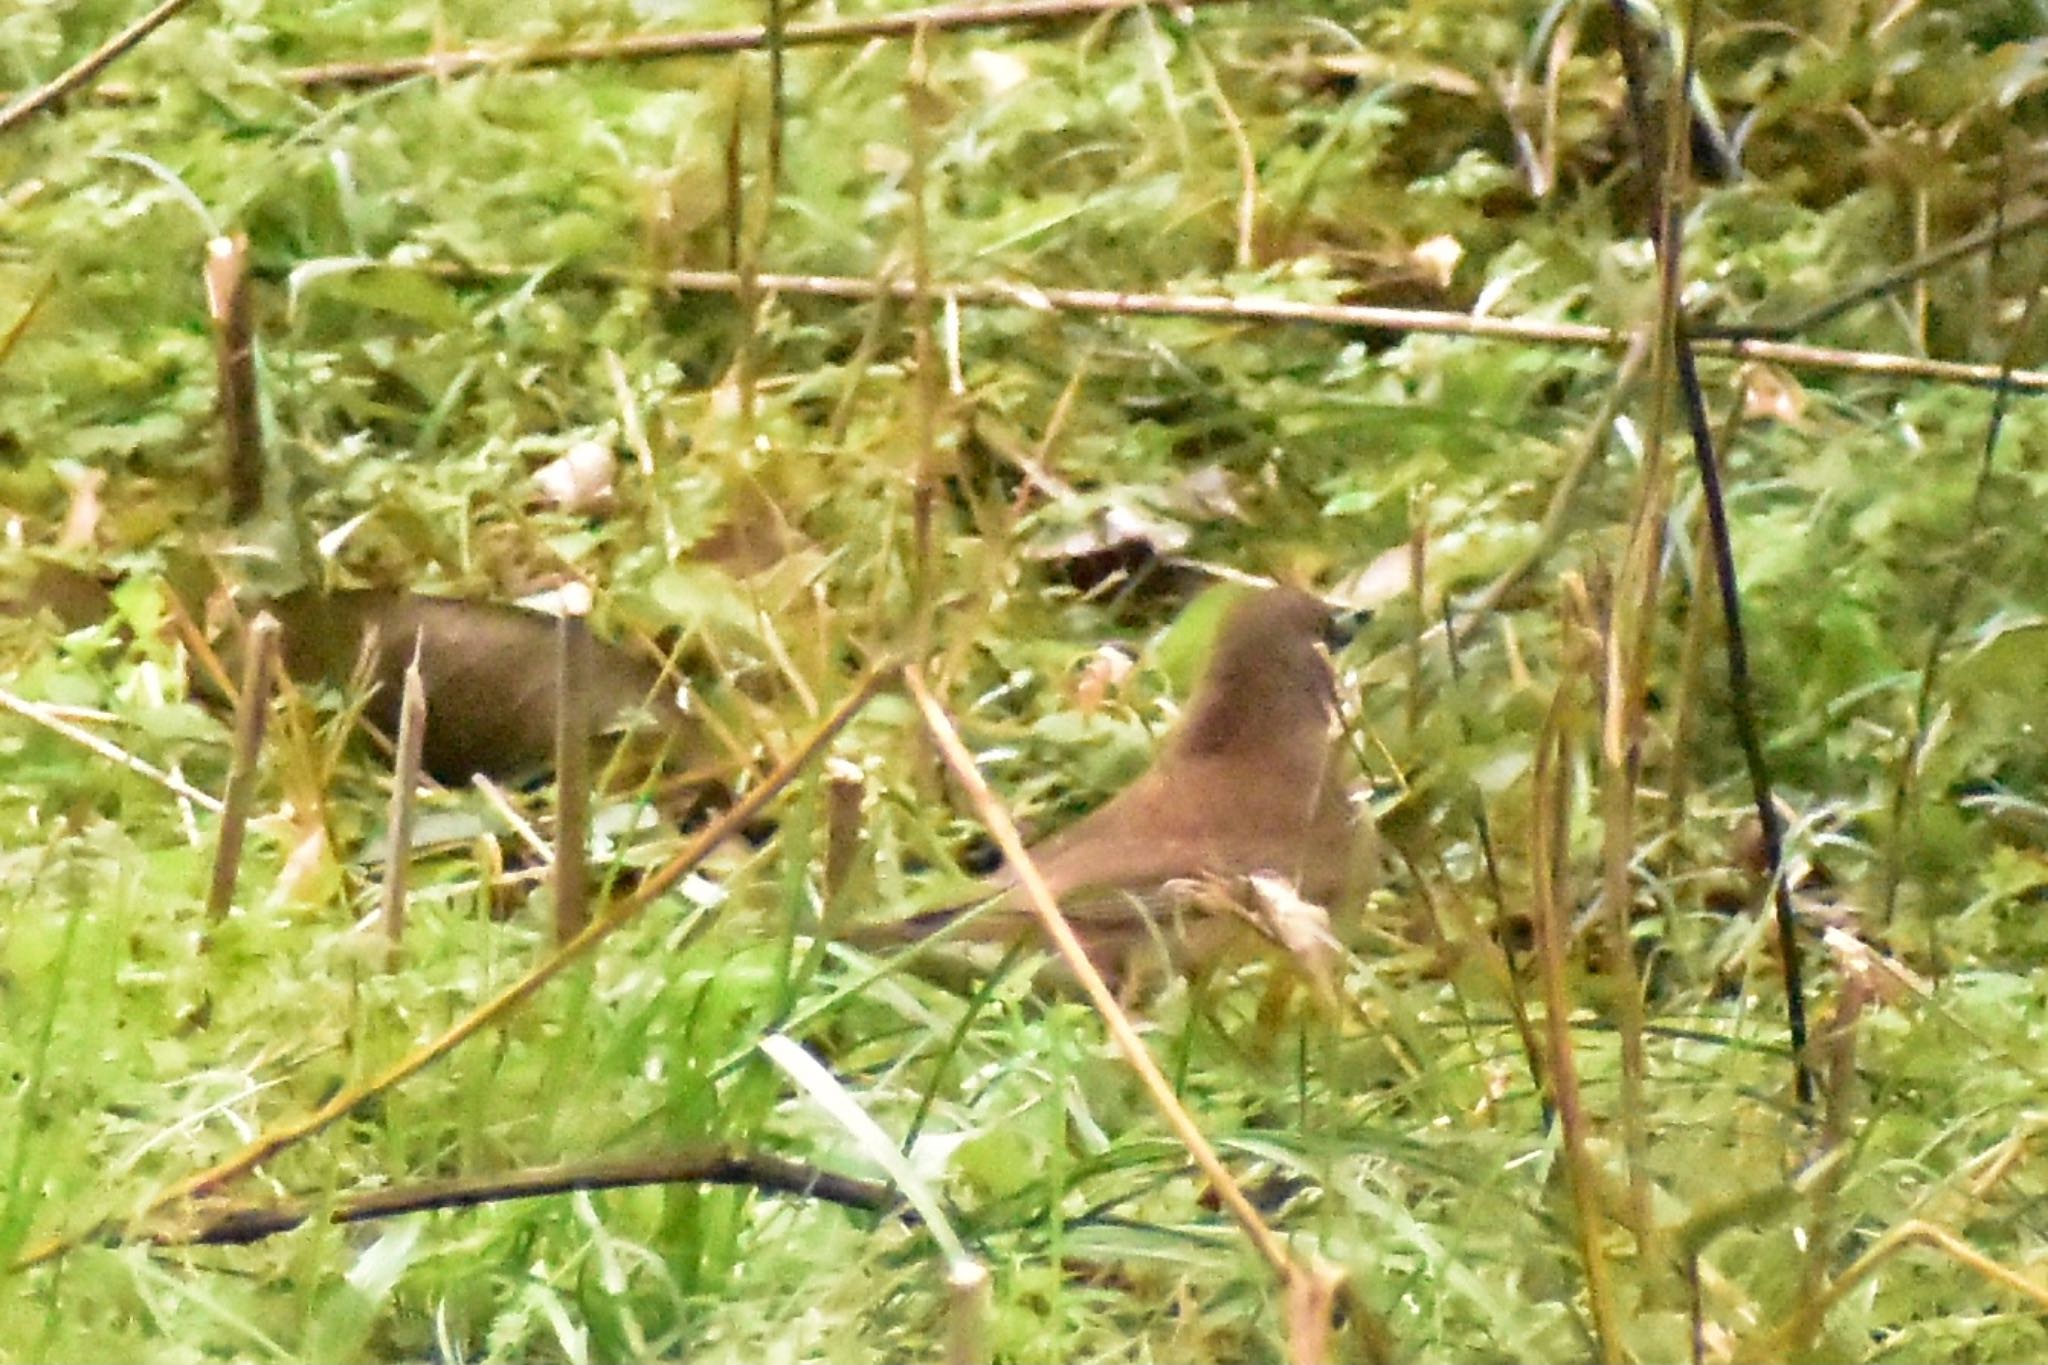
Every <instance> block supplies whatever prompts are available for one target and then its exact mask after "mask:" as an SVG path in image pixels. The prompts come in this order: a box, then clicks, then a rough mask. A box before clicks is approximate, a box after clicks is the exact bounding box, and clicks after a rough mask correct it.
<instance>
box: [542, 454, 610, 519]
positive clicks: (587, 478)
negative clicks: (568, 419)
mask: <svg viewBox="0 0 2048 1365" xmlns="http://www.w3.org/2000/svg"><path fill="white" fill-rule="evenodd" d="M618 472H619V457H618V456H617V455H616V454H614V453H613V451H612V448H611V447H610V446H608V445H606V444H605V443H604V442H602V441H578V442H576V443H575V444H574V445H572V446H570V447H569V448H568V449H567V450H565V451H563V452H562V454H561V455H560V457H559V458H557V459H553V460H550V461H548V463H546V464H544V465H542V466H541V467H540V468H539V469H537V470H535V471H534V475H533V486H534V488H535V490H536V491H537V492H539V494H540V496H541V499H542V501H544V502H547V503H549V504H551V505H553V506H555V507H559V508H561V509H562V510H563V511H564V512H578V513H581V512H598V511H603V510H604V509H606V508H608V507H610V506H611V504H612V481H613V480H614V479H615V478H616V477H617V476H618Z"/></svg>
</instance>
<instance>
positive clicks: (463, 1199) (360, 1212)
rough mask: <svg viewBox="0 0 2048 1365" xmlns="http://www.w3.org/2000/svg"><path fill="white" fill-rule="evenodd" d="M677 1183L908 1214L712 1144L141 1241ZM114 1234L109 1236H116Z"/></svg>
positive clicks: (860, 1191) (376, 1194)
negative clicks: (744, 1189)
mask: <svg viewBox="0 0 2048 1365" xmlns="http://www.w3.org/2000/svg"><path fill="white" fill-rule="evenodd" d="M682 1184H703V1185H743V1186H746V1187H748V1188H750V1189H755V1190H761V1191H764V1192H766V1193H769V1194H787V1195H795V1196H797V1197H799V1198H804V1199H820V1200H823V1201H824V1202H826V1203H828V1204H837V1205H839V1206H841V1207H842V1208H849V1209H861V1210H865V1211H867V1212H871V1213H893V1214H896V1215H897V1216H898V1217H902V1218H914V1217H915V1215H914V1214H913V1213H911V1212H910V1210H908V1209H907V1208H905V1207H904V1206H903V1203H902V1198H901V1196H899V1195H898V1194H897V1193H896V1192H895V1190H893V1189H892V1188H890V1187H889V1186H888V1185H886V1184H883V1183H882V1182H880V1181H877V1180H860V1179H856V1178H854V1177H852V1176H845V1175H837V1174H834V1173H833V1172H831V1171H825V1170H820V1169H818V1168H817V1167H815V1166H811V1165H807V1164H806V1163H804V1162H800V1161H791V1160H790V1159H789V1158H787V1157H781V1156H776V1155H774V1154H773V1153H770V1152H757V1151H750V1150H748V1149H746V1148H741V1147H730V1146H725V1145H723V1144H715V1145H706V1146H699V1147H687V1148H684V1149H683V1150H681V1151H677V1152H662V1153H657V1154H653V1155H648V1156H636V1157H616V1158H612V1159H610V1160H603V1161H570V1162H563V1163H561V1164H559V1165H554V1166H536V1167H532V1168H530V1169H527V1170H522V1171H504V1172H500V1173H498V1174H496V1175H489V1176H463V1177H460V1178H457V1179H453V1180H430V1181H423V1182H420V1183H418V1184H410V1185H391V1186H386V1187H384V1188H382V1189H376V1190H371V1191H369V1192H367V1193H365V1194H351V1195H342V1196H340V1197H339V1198H336V1199H334V1200H332V1201H331V1202H329V1201H328V1200H325V1199H320V1200H314V1199H286V1200H282V1201H279V1202H276V1203H269V1204H255V1205H245V1206H242V1207H238V1208H229V1209H221V1210H217V1211H216V1210H211V1209H209V1210H204V1211H202V1212H201V1213H199V1214H198V1215H197V1216H196V1217H194V1218H192V1219H190V1220H188V1221H187V1222H186V1223H185V1224H184V1225H183V1226H179V1227H176V1228H172V1229H164V1230H159V1231H157V1232H154V1233H152V1234H151V1235H150V1238H149V1240H150V1242H151V1243H152V1244H153V1245H156V1246H242V1245H246V1244H247V1243H250V1242H256V1241H260V1240H262V1239H263V1238H265V1237H274V1236H276V1235H277V1234H279V1233H282V1232H290V1231H291V1230H292V1229H294V1228H297V1227H302V1226H304V1225H305V1224H306V1223H308V1222H312V1221H314V1220H316V1219H318V1220H320V1221H323V1222H327V1223H331V1224H336V1225H342V1224H349V1223H366V1222H370V1221H372V1220H374V1219H379V1218H396V1217H400V1216H401V1215H404V1214H409V1213H426V1212H430V1211H432V1210H435V1209H468V1208H475V1207H477V1206H479V1205H482V1204H502V1203H508V1202H510V1201H512V1200H515V1199H545V1198H548V1197H550V1196H552V1195H558V1194H568V1193H571V1192H573V1191H577V1190H616V1189H630V1188H633V1187H636V1186H642V1185H682ZM118 1237H119V1234H118V1233H116V1234H115V1239H116V1240H118Z"/></svg>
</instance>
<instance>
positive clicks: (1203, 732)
mask: <svg viewBox="0 0 2048 1365" xmlns="http://www.w3.org/2000/svg"><path fill="white" fill-rule="evenodd" d="M1329 626H1330V615H1329V612H1328V610H1327V609H1326V608H1325V607H1324V606H1323V604H1322V603H1320V602H1318V601H1316V600H1315V599H1314V598H1313V597H1311V596H1309V595H1308V594H1307V593H1304V592H1301V591H1298V590H1296V589H1293V588H1270V589H1266V590H1263V591H1259V592H1256V593H1253V594H1252V595H1250V596H1248V597H1246V598H1245V599H1244V600H1242V601H1240V602H1237V603H1235V604H1234V605H1233V606H1232V607H1231V609H1230V611H1229V612H1228V614H1227V615H1226V616H1225V618H1224V620H1223V623H1222V627H1221V629H1220V630H1219V631H1218V633H1217V639H1216V644H1215V647H1214V651H1213V653H1212V655H1211V657H1210V661H1209V664H1208V666H1207V669H1206V670H1205V671H1204V673H1203V674H1202V678H1201V681H1200V682H1199V684H1198V685H1197V686H1196V688H1195V692H1194V695H1193V697H1192V698H1190V700H1189V702H1188V705H1187V709H1186V713H1185V715H1184V716H1183V717H1182V719H1181V721H1180V723H1179V724H1178V725H1177V726H1175V728H1174V729H1173V731H1172V732H1171V733H1170V734H1169V735H1168V736H1167V738H1166V740H1165V741H1164V743H1163V744H1162V746H1161V748H1160V751H1159V754H1158V756H1157V757H1156V758H1155V759H1154V760H1153V762H1152V765H1151V767H1149V768H1148V769H1146V771H1145V772H1144V773H1143V774H1142V775H1141V776H1139V777H1138V778H1137V780H1136V781H1134V782H1132V783H1131V785H1130V786H1128V787H1126V788H1125V789H1124V790H1123V791H1121V792H1119V793H1118V794H1117V795H1116V796H1115V797H1113V798H1111V799H1110V801H1109V802H1108V803H1107V804H1106V805H1103V806H1101V807H1100V808H1098V809H1097V810H1095V811H1093V812H1091V813H1090V814H1088V815H1086V816H1084V817H1082V818H1081V819H1080V820H1078V821H1076V822H1075V823H1074V824H1072V825H1070V826H1068V827H1067V828H1066V829H1064V830H1061V831H1060V832H1059V833H1057V834H1054V835H1052V836H1051V837H1049V838H1047V839H1045V840H1042V841H1041V842H1039V843H1038V844H1035V845H1033V846H1032V848H1031V850H1030V853H1031V858H1032V861H1033V862H1034V863H1035V864H1036V865H1037V867H1038V870H1039V871H1040V872H1041V873H1042V874H1043V875H1044V877H1045V881H1046V884H1047V886H1048V887H1049V888H1050V889H1051V891H1052V894H1053V896H1054V897H1055V898H1056V899H1057V900H1058V901H1059V904H1060V909H1061V911H1062V912H1063V913H1064V914H1065V915H1066V917H1067V919H1068V920H1069V922H1071V923H1072V924H1073V926H1074V929H1075V932H1076V933H1077V934H1078V935H1079V937H1080V939H1081V942H1082V945H1083V946H1084V947H1085V948H1086V950H1087V952H1088V955H1089V957H1090V958H1091V959H1092V960H1093V961H1094V963H1095V965H1096V967H1097V969H1098V970H1100V971H1101V972H1102V973H1103V974H1104V975H1105V976H1106V977H1108V978H1110V979H1111V980H1112V981H1113V982H1115V981H1124V982H1128V981H1129V980H1130V979H1131V973H1132V971H1133V968H1134V967H1135V965H1136V962H1135V959H1136V958H1138V957H1139V956H1141V955H1143V954H1145V953H1146V952H1147V951H1148V950H1155V949H1156V950H1160V951H1163V953H1164V955H1165V958H1166V960H1167V961H1168V962H1169V963H1170V964H1171V965H1172V966H1173V967H1175V968H1176V969H1179V970H1196V969H1199V968H1201V967H1203V966H1206V965H1207V964H1208V963H1209V962H1211V961H1212V960H1213V959H1214V958H1215V957H1216V956H1218V955H1219V954H1220V953H1222V952H1224V951H1226V950H1227V949H1228V948H1229V946H1230V945H1231V944H1232V943H1233V942H1241V941H1243V940H1245V939H1246V938H1247V937H1248V936H1255V931H1254V930H1253V928H1252V925H1251V921H1250V920H1249V919H1248V918H1247V917H1245V916H1242V915H1238V914H1233V913H1231V912H1229V911H1228V910H1225V909H1219V908H1217V906H1216V905H1215V901H1216V899H1217V898H1216V897H1215V896H1214V895H1213V894H1192V895H1191V894H1189V890H1190V887H1189V884H1194V885H1195V886H1196V887H1200V888H1203V889H1205V890H1207V891H1209V892H1212V893H1213V892H1215V891H1222V892H1223V893H1225V894H1226V895H1227V896H1233V897H1235V896H1241V895H1242V891H1243V886H1242V883H1243V880H1244V879H1245V878H1247V877H1249V876H1251V875H1253V874H1258V873H1264V874H1270V875H1273V876H1277V877H1280V878H1283V879H1285V880H1287V881H1289V882H1291V883H1293V885H1294V886H1295V887H1296V889H1298V890H1299V892H1300V893H1301V895H1302V896H1303V897H1305V898H1306V899H1308V900H1309V901H1312V902H1315V903H1317V904H1319V905H1322V906H1324V907H1326V908H1329V909H1344V908H1348V907H1349V906H1351V905H1353V904H1355V903H1356V902H1357V901H1358V900H1360V899H1362V897H1363V895H1364V894H1365V892H1366V891H1368V890H1369V889H1370V886H1371V882H1372V879H1373V875H1374V873H1375V871H1376V864H1377V849H1376V847H1375V841H1374V839H1373V831H1372V824H1371V820H1370V818H1369V817H1368V816H1366V815H1364V814H1363V812H1362V811H1360V810H1357V809H1355V808H1354V807H1353V805H1352V803H1351V799H1350V794H1349V792H1348V791H1347V790H1346V786H1347V784H1346V781H1345V777H1346V773H1347V767H1348V765H1347V764H1346V762H1345V757H1346V755H1345V751H1344V749H1343V746H1342V745H1340V744H1339V743H1338V742H1337V740H1336V738H1335V737H1334V736H1333V734H1332V729H1333V726H1334V724H1335V721H1336V718H1337V693H1336V682H1335V678H1334V676H1333V674H1332V672H1331V669H1330V664H1329V660H1328V658H1327V657H1326V656H1325V654H1324V652H1323V649H1322V641H1323V638H1324V636H1325V635H1326V634H1327V633H1328V630H1329ZM984 885H985V887H986V890H987V895H986V896H984V897H980V898H977V899H976V900H974V901H972V902H969V903H967V904H965V905H960V906H950V907H947V908H945V909H942V910H934V911H929V912H926V913H924V914H919V915H913V916H911V917H909V918H907V919H902V920H897V921H893V922H890V923H883V924H869V925H861V926H857V927H855V928H853V929H852V930H850V931H849V932H847V933H846V934H844V935H843V937H845V938H847V939H848V940H850V941H852V942H855V943H858V944H862V945H865V946H876V945H880V944H883V943H888V942H903V941H910V940H916V939H921V938H925V937H928V936H930V935H932V934H935V933H937V932H939V931H940V930H942V929H945V928H947V927H948V926H949V925H952V924H954V923H955V922H956V921H959V922H961V923H960V928H959V932H958V934H957V935H956V936H957V937H964V938H969V939H974V940H983V941H990V940H993V941H1008V940H1012V939H1015V938H1017V937H1019V936H1020V935H1022V934H1024V933H1026V932H1035V925H1036V919H1035V917H1034V916H1033V914H1032V913H1031V910H1030V908H1029V907H1028V906H1027V905H1026V904H1025V902H1024V898H1023V893H1022V892H1021V890H1019V889H1018V886H1017V878H1016V874H1015V872H1014V870H1013V869H1009V868H1005V869H1003V870H1002V871H1000V872H997V873H995V874H994V875H992V876H990V877H989V878H987V879H986V880H985V883H984ZM989 897H999V898H1000V899H998V900H997V901H996V903H995V904H993V905H987V906H986V908H979V907H982V906H984V905H985V904H986V902H987V900H988V898H989ZM977 909H978V913H973V912H975V911H977ZM970 914H971V918H970V917H969V916H970ZM1155 960H1156V954H1155Z"/></svg>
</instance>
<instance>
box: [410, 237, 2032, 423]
mask: <svg viewBox="0 0 2048 1365" xmlns="http://www.w3.org/2000/svg"><path fill="white" fill-rule="evenodd" d="M443 269H444V271H445V273H446V274H448V275H451V276H458V277H459V276H462V275H465V274H469V273H472V272H474V273H479V274H487V275H491V276H500V277H503V278H508V279H510V278H517V279H521V280H525V279H530V278H531V277H532V275H533V271H532V269H531V268H530V267H512V266H503V267H485V268H482V269H479V268H478V267H474V266H468V265H455V264H452V263H451V264H449V265H448V266H446V267H443ZM662 283H663V285H664V287H666V288H668V289H672V290H675V291H677V292H679V293H696V294H733V293H737V292H739V288H740V283H739V277H738V276H737V275H736V274H734V273H733V272H731V271H725V270H674V271H670V272H669V273H668V274H666V275H664V276H663V277H662ZM755 283H756V285H757V287H758V288H760V289H762V290H765V291H767V292H770V293H776V294H796V295H810V296H813V297H819V298H836V299H858V300H866V299H873V298H892V299H909V298H912V297H913V296H914V295H915V293H916V289H915V285H914V284H913V282H912V281H909V280H902V279H885V280H872V279H862V278H860V277H859V276H853V275H785V274H774V273H768V272H764V273H762V274H760V275H757V276H755ZM931 292H932V293H933V295H935V296H941V297H946V298H951V299H953V300H955V301H957V302H959V303H962V304H972V305H980V306H983V307H998V308H1028V309H1031V310H1033V311H1036V312H1046V313H1051V312H1066V313H1105V314H1111V315H1114V316H1120V317H1187V318H1220V319H1224V320H1226V321H1231V322H1280V323H1307V324H1310V325H1318V326H1325V327H1342V328H1362V329H1368V330H1375V331H1385V332H1399V333H1411V332H1421V333H1429V334H1435V335H1440V336H1467V337H1478V338H1483V339H1487V340H1494V341H1515V342H1523V343H1526V344H1531V345H1544V346H1586V347H1593V348H1596V349H1600V350H1625V349H1626V348H1627V347H1628V345H1629V343H1630V341H1631V340H1632V337H1633V332H1632V329H1629V328H1621V327H1600V326H1595V325H1593V324H1591V323H1582V322H1540V321H1535V320H1532V319H1524V318H1494V317H1481V316H1476V315H1474V314H1470V313H1449V312H1441V311H1437V310H1434V309H1426V308H1383V307H1378V306H1375V305H1370V304H1355V303H1304V302H1302V301H1300V300H1297V299H1273V298H1257V297H1247V296H1233V295H1223V294H1151V293H1143V292H1138V291H1124V290H1115V289H1065V288H1059V287H1055V286H1044V287H1041V286H1039V285H1034V284H1025V283H1016V282H1010V281H1004V280H984V281H971V282H969V281H936V280H935V281H933V282H932V285H931ZM1696 344H1697V349H1699V350H1700V351H1702V352H1705V353H1707V354H1710V355H1726V356H1736V357H1742V358H1747V359H1755V360H1768V361H1773V362H1775V363H1777V364H1780V365H1784V366H1786V367H1787V368H1790V369H1800V370H1833V371H1844V372H1851V373H1857V374H1868V375H1877V376H1884V377H1889V378H1895V379H1925V380H1930V381H1934V382H1937V383H1948V384H1967V385H1971V386H1973V387H1977V388H1994V387H1996V386H1997V385H1998V384H1999V382H2000V370H1999V367H1998V366H1996V365H1976V364H1968V363H1965V362H1961V361H1953V360H1927V359H1924V358H1922V357H1919V356H1909V355H1895V354H1891V353H1888V352H1881V351H1849V350H1841V349H1839V348H1835V347H1829V346H1808V345H1804V344H1799V343H1794V342H1782V341H1748V340H1740V339H1733V340H1726V339H1724V340H1717V339H1712V338H1700V339H1698V341H1697V343H1696ZM2011 382H2012V386H2013V387H2014V388H2015V389H2022V390H2026V391H2029V392H2035V393H2048V370H2013V371H2012V372H2011Z"/></svg>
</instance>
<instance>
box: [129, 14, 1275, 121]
mask: <svg viewBox="0 0 2048 1365" xmlns="http://www.w3.org/2000/svg"><path fill="white" fill-rule="evenodd" d="M1147 2H1148V0H1001V2H1000V3H995V4H963V5H932V6H930V7H928V8H925V9H913V10H900V11H898V12H896V13H894V14H879V15H874V16H872V17H866V18H859V19H829V20H821V21H819V22H816V23H809V24H790V25H788V26H787V27H786V28H785V29H784V30H783V33H782V46H783V47H785V48H792V47H826V46H834V45H842V44H851V43H863V42H867V41H869V40H871V39H875V38H908V37H909V36H910V35H911V34H912V33H914V32H916V31H917V30H918V29H919V28H921V27H922V28H928V29H931V30H932V31H933V32H944V31H948V30H952V29H973V28H997V27H1007V26H1009V25H1012V24H1046V23H1059V22H1062V21H1064V20H1069V19H1094V18H1098V17H1100V16H1102V15H1112V14H1120V13H1122V12H1123V11H1125V10H1135V9H1139V8H1141V7H1142V6H1144V5H1145V4H1146V3H1147ZM1240 2H1241V0H1176V3H1177V4H1178V5H1179V6H1180V7H1182V8H1186V9H1194V8H1197V7H1200V6H1205V5H1219V4H1230V3H1240ZM768 44H769V31H768V26H767V25H766V24H749V25H745V26H743V27H740V28H723V29H708V30H699V31H696V32H691V33H641V34H634V35H632V36H630V37H625V38H609V39H598V40H592V41H589V42H578V43H557V44H552V45H543V46H535V47H528V48H507V47H467V48H458V49H455V50H454V51H448V52H427V53H422V54H420V55H419V56H416V57H398V58H393V59H391V60H388V61H361V62H329V63H325V64H322V65H319V66H302V67H294V68H292V69H289V70H286V71H281V72H279V73H277V75H276V77H275V79H276V80H278V81H279V82H280V83H282V84H284V85H288V86H291V87H293V88H295V89H298V90H308V91H310V90H319V89H324V88H329V87H340V88H343V89H360V88H363V87H368V86H378V85H392V84H395V83H397V82H399V81H404V80H411V79H413V78H414V77H416V76H433V77H435V78H437V79H442V80H446V79H449V78H451V77H455V76H467V75H471V74H474V73H476V72H479V71H487V70H490V71H516V70H533V69H542V68H549V67H560V66H579V65H582V64H584V63H587V62H649V61H662V60H665V59H667V58H671V57H709V56H718V55H720V54H723V53H730V52H753V51H757V50H759V49H762V48H765V47H767V46H768ZM153 93H155V92H153V91H148V90H140V89H136V88H133V87H115V86H109V87H103V88H102V89H101V90H100V91H99V95H100V97H101V98H102V99H106V100H108V101H111V102H133V101H135V100H139V99H143V98H147V97H148V96H149V95H151V94H153Z"/></svg>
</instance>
